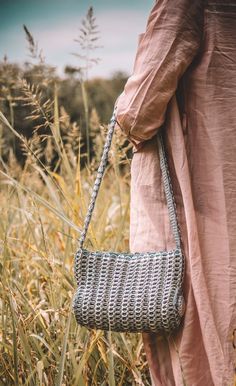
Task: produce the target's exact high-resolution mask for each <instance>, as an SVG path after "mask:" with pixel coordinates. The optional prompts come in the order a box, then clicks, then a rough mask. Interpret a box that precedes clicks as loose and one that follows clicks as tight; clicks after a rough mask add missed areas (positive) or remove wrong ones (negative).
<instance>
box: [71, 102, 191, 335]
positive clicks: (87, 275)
mask: <svg viewBox="0 0 236 386" xmlns="http://www.w3.org/2000/svg"><path fill="white" fill-rule="evenodd" d="M115 111H116V108H115V109H114V112H113V115H112V118H111V120H110V123H109V125H108V133H107V137H106V141H105V145H104V149H103V154H102V158H101V161H100V165H99V168H98V171H97V177H96V180H95V183H94V187H93V191H92V196H91V199H90V204H89V207H88V211H87V215H86V217H85V221H84V226H83V231H82V233H81V236H80V239H79V249H78V251H77V252H76V254H75V262H74V273H75V279H76V282H77V285H78V288H77V290H76V293H75V294H74V296H73V301H72V308H73V312H74V315H75V318H76V321H77V323H78V324H79V325H81V326H85V327H87V328H92V329H101V330H111V331H116V332H136V333H137V332H144V331H146V332H159V333H164V334H165V333H168V334H170V333H173V332H174V331H175V330H176V329H177V328H178V326H179V325H180V323H181V319H182V316H183V314H184V312H185V302H184V298H183V291H182V284H183V277H184V255H183V252H182V250H181V238H180V230H179V226H178V221H177V214H176V204H175V200H174V195H173V190H172V185H171V181H170V176H169V171H168V164H167V160H166V155H165V148H164V143H163V138H162V134H161V130H159V132H158V135H157V138H158V150H159V158H160V167H161V172H162V178H163V182H164V190H165V195H166V200H167V206H168V213H169V218H170V223H171V228H172V231H173V235H174V238H175V242H176V248H175V249H173V250H162V251H156V252H141V253H140V252H135V253H127V252H124V253H123V252H113V251H90V250H87V249H85V248H83V244H84V241H85V238H86V234H87V230H88V227H89V223H90V220H91V216H92V213H93V209H94V205H95V201H96V197H97V194H98V190H99V187H100V184H101V180H102V178H103V175H104V171H105V168H106V165H107V161H108V152H109V149H110V146H111V141H112V136H113V132H114V127H115V124H116V123H118V122H117V121H116V116H115Z"/></svg>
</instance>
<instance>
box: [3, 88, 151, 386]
mask: <svg viewBox="0 0 236 386" xmlns="http://www.w3.org/2000/svg"><path fill="white" fill-rule="evenodd" d="M53 102H54V103H53V109H52V111H53V113H52V115H53V119H52V120H51V121H48V122H47V124H48V125H49V126H50V129H51V136H50V141H51V146H53V147H54V149H55V151H56V152H57V154H58V165H60V168H59V169H58V170H60V173H59V172H58V171H55V170H50V168H48V167H46V166H44V165H43V164H42V162H41V161H40V158H39V157H38V155H37V154H38V152H37V146H40V141H37V135H38V134H37V132H36V133H35V137H34V141H35V142H34V146H33V143H32V142H29V141H26V140H25V139H24V138H23V137H20V136H19V134H17V133H16V132H15V130H14V128H13V127H12V126H11V124H10V123H9V122H8V120H7V119H6V118H5V117H4V116H3V115H2V114H1V116H0V119H1V122H2V124H4V125H5V127H7V128H8V129H9V130H10V131H11V132H12V133H14V134H15V135H16V136H18V137H19V138H20V140H21V141H22V143H23V144H24V147H25V149H26V151H27V154H28V156H27V160H26V162H25V166H24V168H23V169H21V168H20V167H19V166H18V165H17V163H16V162H13V161H11V162H10V163H9V164H8V165H6V164H2V167H1V171H0V181H1V191H0V200H1V208H0V209H1V215H0V239H1V245H0V250H1V265H0V272H1V284H0V299H1V301H0V309H1V318H0V331H1V332H0V334H1V335H0V384H1V385H70V386H72V385H76V386H84V385H111V386H112V385H120V386H121V385H149V384H150V379H149V374H148V367H147V363H146V357H145V354H144V351H143V345H142V338H141V335H140V334H119V333H106V332H105V333H104V332H102V331H95V330H93V331H89V330H87V329H86V328H84V327H81V326H78V325H77V324H76V321H75V318H74V315H73V313H72V310H71V300H72V296H73V294H74V292H75V289H76V286H75V281H74V276H73V256H74V252H75V251H76V247H77V238H78V237H79V230H80V229H81V226H82V222H83V218H84V216H85V213H86V209H87V206H88V202H89V198H90V193H91V188H92V185H93V181H94V178H95V170H96V168H97V166H98V162H99V159H100V155H101V151H102V146H103V142H104V136H105V128H103V127H100V133H99V134H100V135H95V136H94V141H95V143H94V146H95V149H96V154H97V157H96V158H95V159H94V160H93V162H92V163H91V164H90V165H89V166H88V167H85V168H84V169H83V170H81V168H80V164H81V156H80V152H79V150H78V152H77V154H75V153H74V152H73V149H72V147H70V146H69V147H68V146H67V147H65V145H64V144H63V141H62V139H61V132H60V124H61V117H60V114H59V107H58V102H57V91H56V88H55V95H54V101H53ZM71 130H72V128H71ZM123 144H124V138H123V139H122V136H121V134H120V133H115V138H114V139H113V144H112V150H111V157H110V164H109V167H108V168H107V172H106V175H105V178H104V180H103V183H102V186H101V189H100V192H99V196H98V199H97V204H96V207H95V208H96V210H95V213H94V217H93V220H92V223H93V224H92V226H90V229H89V234H88V240H87V241H88V242H89V244H90V246H92V247H93V248H98V249H100V248H101V249H114V248H115V249H116V250H127V251H128V249H129V245H128V238H129V177H130V174H129V173H130V172H129V170H130V160H129V159H128V158H127V156H126V153H127V148H125V149H124V148H123V149H121V145H123Z"/></svg>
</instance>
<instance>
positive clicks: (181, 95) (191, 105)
mask: <svg viewBox="0 0 236 386" xmlns="http://www.w3.org/2000/svg"><path fill="white" fill-rule="evenodd" d="M116 106H117V121H118V123H119V125H118V126H117V128H119V127H120V128H121V129H122V131H123V132H124V133H125V135H127V137H128V138H129V140H130V141H131V142H132V143H133V157H132V162H131V201H130V251H131V252H136V251H137V252H143V251H156V250H160V249H166V248H167V249H172V248H173V247H174V246H175V243H174V239H173V235H172V231H171V228H170V223H169V217H168V212H167V207H166V201H165V194H164V190H163V183H162V178H161V172H160V164H159V156H158V149H157V138H156V134H157V132H158V129H159V128H161V127H163V126H164V140H165V143H166V148H167V153H168V161H169V169H170V174H171V178H172V183H173V188H174V195H175V200H176V205H177V213H178V219H179V225H180V230H181V235H182V241H183V248H184V253H185V258H186V273H185V283H184V295H185V300H186V313H185V317H184V320H183V324H182V326H181V328H180V329H179V331H178V332H177V334H175V335H173V337H172V338H171V339H166V338H164V337H161V336H159V335H158V334H154V333H142V338H143V343H144V348H145V352H146V355H147V360H148V364H149V368H150V375H151V379H152V385H156V386H157V385H158V386H159V385H163V386H174V385H177V386H180V385H181V386H182V385H187V386H233V385H234V379H235V378H234V374H235V373H234V368H235V347H236V1H235V0H225V1H222V0H221V1H219V0H214V1H207V2H204V1H201V0H175V1H174V0H159V1H157V2H156V3H155V5H154V6H153V8H152V10H151V12H150V15H149V18H148V21H147V27H146V31H145V32H144V33H142V34H140V36H139V42H138V48H137V53H136V57H135V62H134V67H133V73H132V75H131V76H130V77H129V79H128V81H127V83H126V85H125V87H124V91H123V92H122V94H121V95H120V96H119V97H118V99H117V101H116Z"/></svg>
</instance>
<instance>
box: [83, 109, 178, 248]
mask: <svg viewBox="0 0 236 386" xmlns="http://www.w3.org/2000/svg"><path fill="white" fill-rule="evenodd" d="M115 111H116V108H115V109H114V111H113V114H112V117H111V120H110V123H109V125H108V132H107V137H106V141H105V144H104V148H103V153H102V157H101V161H100V164H99V167H98V170H97V176H96V179H95V182H94V186H93V191H92V195H91V198H90V203H89V207H88V210H87V214H86V217H85V220H84V225H83V230H82V232H81V235H80V238H79V248H83V244H84V241H85V238H86V235H87V231H88V227H89V224H90V221H91V217H92V214H93V210H94V206H95V202H96V198H97V195H98V191H99V188H100V185H101V181H102V178H103V175H104V172H105V168H106V166H107V161H108V153H109V150H110V147H111V141H112V137H113V133H114V128H115V124H116V123H118V122H117V121H116V116H115ZM157 139H158V150H159V158H160V167H161V172H162V177H163V183H164V190H165V196H166V200H167V207H168V213H169V219H170V224H171V228H172V232H173V236H174V239H175V243H176V248H177V249H178V248H180V244H181V237H180V230H179V225H178V220H177V213H176V204H175V200H174V194H173V189H172V184H171V180H170V175H169V170H168V163H167V159H166V154H165V147H164V143H163V138H162V134H161V130H160V131H159V132H158V135H157Z"/></svg>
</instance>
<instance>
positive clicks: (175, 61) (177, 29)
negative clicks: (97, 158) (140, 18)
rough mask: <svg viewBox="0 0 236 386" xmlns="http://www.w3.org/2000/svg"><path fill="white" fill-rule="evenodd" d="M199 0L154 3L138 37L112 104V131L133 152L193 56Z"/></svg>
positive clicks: (157, 121) (153, 128) (159, 118)
mask: <svg viewBox="0 0 236 386" xmlns="http://www.w3.org/2000/svg"><path fill="white" fill-rule="evenodd" d="M203 14H204V12H203V1H202V0H157V2H156V3H155V5H154V6H153V8H152V10H151V12H150V15H149V17H148V20H147V25H146V31H145V32H144V33H142V34H140V35H139V40H138V48H137V52H136V57H135V60H134V66H133V71H132V75H131V76H130V77H129V78H128V80H127V82H126V84H125V86H124V90H123V92H122V93H121V94H120V96H119V97H118V98H117V100H116V102H115V107H116V120H117V124H118V126H119V127H120V128H121V130H122V131H123V132H124V133H125V135H126V136H127V137H128V139H129V140H130V141H131V142H132V143H133V145H134V147H135V148H136V149H137V150H138V149H139V148H140V147H141V146H142V143H143V142H144V141H146V140H148V139H150V138H152V137H153V136H154V135H155V134H156V133H157V131H158V129H159V128H160V127H161V126H162V124H163V123H164V120H165V112H166V108H167V105H168V102H169V100H170V99H171V97H172V96H173V95H174V93H175V91H176V89H177V85H178V80H179V79H180V78H181V76H182V75H183V73H184V72H185V70H186V69H187V67H188V66H189V64H190V63H191V62H192V60H193V58H194V56H195V55H196V54H197V52H198V50H199V48H200V43H201V39H202V30H203V28H202V27H203Z"/></svg>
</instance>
